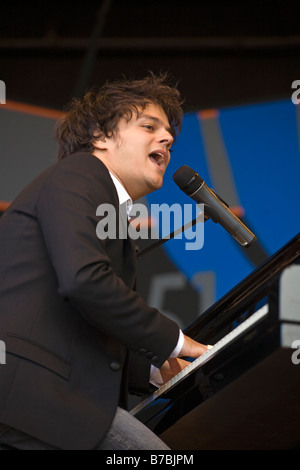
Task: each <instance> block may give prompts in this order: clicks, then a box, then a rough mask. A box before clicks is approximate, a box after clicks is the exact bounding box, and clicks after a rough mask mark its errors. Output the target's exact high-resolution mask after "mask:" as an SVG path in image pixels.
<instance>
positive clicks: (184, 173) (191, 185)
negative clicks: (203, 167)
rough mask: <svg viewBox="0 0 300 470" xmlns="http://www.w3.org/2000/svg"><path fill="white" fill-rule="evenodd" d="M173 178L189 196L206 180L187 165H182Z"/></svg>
mask: <svg viewBox="0 0 300 470" xmlns="http://www.w3.org/2000/svg"><path fill="white" fill-rule="evenodd" d="M173 180H174V182H175V183H176V184H177V186H178V187H179V188H180V189H181V190H182V191H184V192H185V193H186V194H187V195H188V196H189V195H191V194H193V193H194V192H195V191H197V189H199V188H200V186H201V184H203V182H204V181H203V179H202V178H201V177H200V176H199V175H198V173H196V171H195V170H193V169H192V168H190V167H189V166H187V165H182V166H181V167H180V168H178V170H177V171H175V173H174V175H173Z"/></svg>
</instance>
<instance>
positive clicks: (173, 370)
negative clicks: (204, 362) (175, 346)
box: [159, 358, 190, 384]
mask: <svg viewBox="0 0 300 470" xmlns="http://www.w3.org/2000/svg"><path fill="white" fill-rule="evenodd" d="M189 364H190V362H188V361H184V360H183V359H179V358H174V359H173V358H169V359H168V360H167V361H166V362H164V363H163V365H162V366H161V368H160V369H159V371H160V375H161V377H162V379H163V383H164V384H165V383H166V382H168V381H169V380H171V379H172V378H173V377H175V375H177V374H178V373H179V372H181V371H182V370H183V369H185V367H186V366H188V365H189Z"/></svg>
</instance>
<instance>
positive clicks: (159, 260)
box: [0, 100, 300, 327]
mask: <svg viewBox="0 0 300 470" xmlns="http://www.w3.org/2000/svg"><path fill="white" fill-rule="evenodd" d="M298 108H299V107H297V106H295V105H294V104H293V103H292V102H291V100H284V101H279V102H271V103H260V104H253V105H247V106H239V107H234V108H231V109H229V108H227V109H220V110H208V111H201V112H199V113H191V114H186V115H185V116H184V121H183V127H182V133H181V135H180V137H179V139H178V142H177V143H176V145H175V147H174V152H173V153H172V159H171V163H170V165H169V168H168V170H167V173H166V175H165V181H164V186H163V188H162V189H160V190H159V191H157V192H155V193H153V194H151V195H149V196H148V197H147V198H146V200H145V202H146V203H147V204H148V206H149V210H150V208H151V205H152V204H162V203H168V204H169V205H172V204H175V203H179V204H180V205H181V206H182V207H184V204H190V203H192V204H196V203H194V202H193V201H192V200H191V199H190V198H188V197H187V196H186V195H185V194H184V193H183V192H182V191H180V189H179V188H178V187H177V186H176V184H175V183H174V182H173V179H172V176H173V173H174V172H175V171H176V170H177V169H178V168H179V167H180V166H181V165H189V166H190V167H192V168H193V169H194V170H196V171H197V172H198V173H199V175H200V176H201V177H202V178H203V179H204V181H205V182H206V183H207V185H208V186H210V187H212V188H213V189H214V190H215V191H216V192H217V193H218V194H219V195H220V196H221V197H222V198H223V199H224V200H225V201H226V202H227V203H228V204H229V205H230V206H232V207H234V208H235V210H237V211H238V213H239V214H241V217H242V220H243V221H244V222H245V223H246V224H247V225H248V226H249V228H251V229H252V231H253V232H254V233H255V234H256V236H257V239H258V241H257V243H256V244H255V245H254V246H253V247H252V248H250V249H245V248H241V247H240V246H239V245H238V244H237V242H236V241H235V240H234V239H233V238H232V237H231V236H230V235H229V234H228V233H227V232H226V231H225V230H224V229H223V228H222V227H221V226H220V225H218V224H215V223H213V222H212V221H211V220H209V221H207V222H206V223H205V224H204V244H203V247H202V248H201V249H198V250H187V249H186V242H187V240H186V239H185V237H182V239H181V240H180V239H175V240H170V241H168V242H167V243H165V244H164V245H163V247H161V248H158V249H156V250H155V251H153V252H151V254H148V255H145V256H144V257H143V258H142V259H141V260H140V262H139V283H138V290H139V292H140V293H141V295H143V296H144V297H145V298H146V300H147V301H148V302H149V303H150V304H151V305H153V306H156V307H158V308H160V309H161V310H162V311H163V312H164V313H165V314H166V315H169V316H170V317H173V318H175V319H176V320H177V321H178V322H179V323H180V325H181V326H182V327H185V326H187V325H188V324H189V323H191V322H192V321H193V320H194V319H195V318H197V317H198V316H199V315H200V314H201V313H202V312H203V311H204V310H205V309H206V308H208V307H209V306H210V305H211V304H212V303H214V302H215V301H216V300H218V299H219V298H220V297H222V296H223V295H224V294H226V293H227V292H228V291H229V290H230V289H231V288H233V287H234V286H235V285H236V284H237V283H238V282H240V281H241V280H242V279H243V278H244V277H245V276H246V275H247V274H249V273H250V272H251V271H252V270H253V269H255V267H256V266H258V265H259V264H261V263H262V262H263V261H264V260H265V259H266V258H267V257H269V256H270V255H271V254H273V253H274V252H275V251H277V250H278V249H279V248H281V246H283V245H284V244H285V243H286V242H288V241H289V240H290V239H291V238H292V237H293V236H294V235H295V234H296V233H298V232H299V207H300V191H299V177H300V161H299V121H298V114H299V111H298ZM59 115H60V113H59V112H58V113H57V112H55V111H54V112H52V111H49V110H41V109H39V108H35V107H31V106H23V105H16V104H15V103H10V102H7V104H6V105H1V106H0V137H1V138H0V200H6V201H11V200H12V199H14V197H16V195H17V194H18V193H19V191H20V190H21V189H22V188H23V187H24V186H25V185H26V184H27V183H28V182H29V181H30V180H31V179H33V178H34V177H35V176H36V175H37V174H39V173H40V172H41V171H42V170H43V169H45V168H47V167H48V166H50V165H51V164H52V163H53V162H54V161H55V154H56V144H55V142H54V139H53V127H54V123H55V120H56V118H57V117H59ZM138 243H139V245H140V247H141V248H143V247H144V246H146V245H147V244H148V243H149V242H148V241H145V240H142V241H139V242H138ZM1 249H3V247H1Z"/></svg>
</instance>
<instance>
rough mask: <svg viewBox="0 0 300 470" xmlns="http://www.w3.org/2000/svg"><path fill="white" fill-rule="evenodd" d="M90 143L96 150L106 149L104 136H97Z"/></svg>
mask: <svg viewBox="0 0 300 470" xmlns="http://www.w3.org/2000/svg"><path fill="white" fill-rule="evenodd" d="M92 144H93V146H94V148H95V149H97V150H107V140H106V138H105V137H104V136H101V137H98V138H97V139H96V140H94V141H93V142H92Z"/></svg>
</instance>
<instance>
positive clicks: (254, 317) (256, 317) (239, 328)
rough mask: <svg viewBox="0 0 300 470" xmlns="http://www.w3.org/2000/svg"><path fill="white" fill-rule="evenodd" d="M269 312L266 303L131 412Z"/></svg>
mask: <svg viewBox="0 0 300 470" xmlns="http://www.w3.org/2000/svg"><path fill="white" fill-rule="evenodd" d="M268 312H269V308H268V304H266V305H264V306H263V307H261V308H260V309H259V310H257V311H256V312H255V313H253V314H252V315H251V316H250V317H249V318H247V320H245V321H244V322H243V323H241V324H240V325H238V326H237V327H236V328H235V329H234V330H232V331H231V332H230V333H228V334H227V335H225V336H224V337H223V338H222V339H220V340H219V341H218V342H217V343H216V344H215V345H214V346H213V347H212V348H211V349H209V350H208V351H207V352H205V353H204V354H202V356H200V357H198V358H197V359H195V360H194V361H193V362H191V363H190V365H188V366H187V367H186V368H185V369H183V370H182V371H181V372H179V373H178V374H177V375H175V377H173V378H172V379H171V380H169V381H168V382H166V383H165V384H164V385H163V386H162V387H160V388H159V389H158V390H156V391H155V392H154V393H153V394H152V395H150V396H149V397H148V398H146V399H145V400H143V401H142V402H141V403H139V404H138V405H137V406H136V407H135V408H133V409H132V410H131V411H130V414H131V415H133V416H135V415H136V414H137V413H139V412H140V411H141V410H142V409H144V408H145V407H146V406H148V405H150V404H151V403H153V402H154V401H155V400H156V399H157V398H159V397H160V396H161V395H163V394H164V393H166V392H167V391H168V390H170V389H171V388H173V387H174V386H175V385H177V384H178V383H180V382H181V381H182V380H184V379H185V378H186V377H188V376H189V375H190V374H191V373H192V372H194V371H195V370H196V369H197V368H198V367H200V366H202V365H203V364H205V363H206V362H207V361H209V360H210V359H211V358H212V357H214V356H215V355H216V354H218V353H219V352H220V351H221V350H222V349H224V348H225V347H227V346H228V345H229V344H230V343H232V341H234V340H235V339H236V338H238V337H239V336H241V335H242V334H243V333H244V332H245V331H247V330H248V329H249V328H251V327H252V326H253V325H255V324H257V323H258V322H259V321H260V320H262V319H263V318H264V317H265V316H267V315H268Z"/></svg>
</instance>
